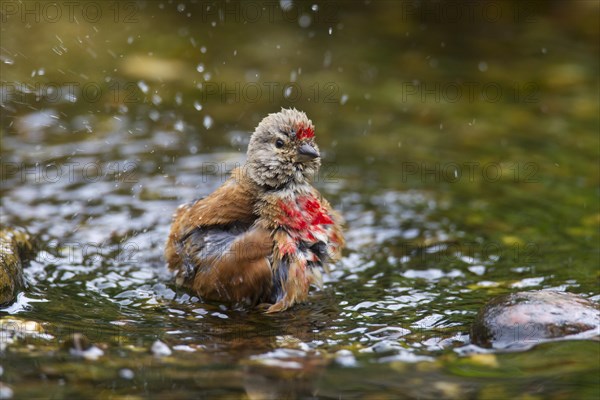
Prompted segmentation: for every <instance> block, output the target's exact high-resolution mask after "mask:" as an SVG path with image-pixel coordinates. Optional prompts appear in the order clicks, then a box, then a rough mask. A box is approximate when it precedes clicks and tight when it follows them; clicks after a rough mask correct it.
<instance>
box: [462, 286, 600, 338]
mask: <svg viewBox="0 0 600 400" xmlns="http://www.w3.org/2000/svg"><path fill="white" fill-rule="evenodd" d="M598 335H600V311H599V310H598V306H597V305H596V304H594V303H592V302H591V301H589V300H587V299H585V298H583V297H581V296H578V295H575V294H572V293H564V292H555V291H549V290H548V291H544V290H543V291H535V292H519V293H512V294H508V295H503V296H499V297H496V298H494V299H492V300H491V301H489V302H488V303H487V304H486V305H485V306H484V307H483V308H482V309H481V310H480V311H479V314H478V315H477V318H476V319H475V322H473V325H472V326H471V342H472V343H473V344H476V345H478V346H481V347H488V348H495V349H510V350H515V349H518V350H521V349H527V348H530V347H533V346H535V345H536V344H538V343H542V342H547V341H551V340H558V339H561V338H568V339H590V338H597V337H598Z"/></svg>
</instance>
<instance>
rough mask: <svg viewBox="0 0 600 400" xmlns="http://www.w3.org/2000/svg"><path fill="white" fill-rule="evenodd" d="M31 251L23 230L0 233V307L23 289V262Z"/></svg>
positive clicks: (29, 240) (9, 301)
mask: <svg viewBox="0 0 600 400" xmlns="http://www.w3.org/2000/svg"><path fill="white" fill-rule="evenodd" d="M32 250H33V245H32V244H31V237H30V236H29V234H28V233H27V232H25V231H24V230H22V229H18V228H16V229H15V228H6V229H2V230H1V231H0V306H2V305H5V304H8V303H11V302H13V301H14V300H15V297H16V295H17V292H18V291H19V290H20V289H21V288H22V287H23V284H24V282H23V260H24V259H25V258H26V256H27V254H28V253H30V252H31V251H32Z"/></svg>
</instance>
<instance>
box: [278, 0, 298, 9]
mask: <svg viewBox="0 0 600 400" xmlns="http://www.w3.org/2000/svg"><path fill="white" fill-rule="evenodd" d="M279 6H280V7H281V9H282V10H283V11H290V10H291V9H292V7H293V6H294V3H293V2H292V0H279Z"/></svg>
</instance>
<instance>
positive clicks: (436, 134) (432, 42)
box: [0, 2, 600, 398]
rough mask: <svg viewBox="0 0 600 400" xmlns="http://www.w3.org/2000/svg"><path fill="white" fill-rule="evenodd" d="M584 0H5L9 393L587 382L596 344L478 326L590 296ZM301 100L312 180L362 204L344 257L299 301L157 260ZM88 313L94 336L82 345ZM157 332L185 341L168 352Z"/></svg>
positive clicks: (315, 390) (591, 109)
mask: <svg viewBox="0 0 600 400" xmlns="http://www.w3.org/2000/svg"><path fill="white" fill-rule="evenodd" d="M9 3H10V2H9ZM592 3H593V2H576V3H573V5H569V6H568V7H567V6H565V5H564V4H563V3H561V2H554V3H548V4H547V5H537V4H535V5H530V6H531V8H519V7H521V6H520V5H519V4H520V3H519V2H504V3H501V4H496V3H494V5H495V6H496V7H499V8H500V9H501V10H502V12H503V14H502V15H503V17H502V18H500V17H499V18H497V19H493V20H489V18H488V19H487V20H485V19H482V18H477V16H476V15H479V14H473V17H472V18H473V20H470V21H460V20H455V19H450V18H448V17H447V14H440V13H441V11H443V9H442V8H439V7H445V6H444V5H443V4H445V3H443V2H442V3H440V4H441V5H439V4H438V3H435V4H438V5H437V6H433V4H434V2H432V3H431V4H430V3H428V2H425V4H426V5H425V6H423V7H434V8H433V9H432V10H429V11H428V12H426V13H422V12H421V11H422V10H421V9H417V11H418V12H416V13H410V14H407V13H406V11H407V10H413V7H415V6H414V5H413V4H412V3H409V2H397V3H396V2H395V3H391V2H375V3H369V4H362V3H353V4H343V5H342V4H337V3H336V4H334V3H330V2H324V3H320V2H317V3H316V4H311V3H295V2H279V3H277V2H275V3H273V4H271V5H268V7H267V5H265V8H264V9H263V11H264V10H268V9H270V7H271V6H274V7H275V9H274V10H275V13H274V14H273V16H272V17H268V16H266V14H264V15H263V17H262V18H258V19H257V20H256V21H254V20H253V21H249V20H248V15H246V16H244V15H245V14H244V12H249V9H248V8H247V7H248V6H244V5H243V4H244V3H237V2H234V3H217V4H216V6H215V7H216V11H215V9H210V10H208V9H206V7H207V4H204V2H198V3H184V2H180V3H177V2H139V3H133V2H126V4H125V3H123V4H124V5H123V6H118V7H125V5H129V6H128V7H131V8H130V9H125V8H116V9H115V8H113V9H110V8H108V3H107V5H106V6H103V7H106V8H102V10H103V11H104V14H103V17H101V18H99V20H98V21H97V22H90V21H88V20H87V19H86V17H85V16H84V17H81V18H79V19H78V21H77V23H70V21H68V19H67V17H66V16H65V18H62V19H60V20H58V21H56V22H52V23H50V22H49V21H45V20H44V19H43V18H41V17H40V18H41V20H40V21H39V22H35V21H29V23H23V21H22V17H21V16H19V14H15V15H8V16H7V18H8V19H7V21H6V23H5V21H3V26H2V35H1V37H2V39H1V41H2V46H1V47H2V48H1V53H0V57H1V60H0V61H2V63H3V64H2V72H1V73H2V81H3V84H2V93H1V95H2V104H1V107H2V124H1V129H2V150H1V151H2V153H1V161H2V170H1V174H2V188H1V193H2V203H1V208H0V211H1V213H2V224H3V226H4V225H5V224H6V225H17V226H23V227H26V228H27V229H28V231H29V232H30V233H32V234H33V235H34V236H35V237H36V239H37V246H38V252H37V253H36V255H35V258H34V259H33V260H32V261H31V264H30V266H29V267H28V268H27V269H26V270H25V274H26V277H27V280H28V283H29V286H28V288H27V291H26V292H25V293H22V294H20V295H19V298H18V300H17V301H16V302H15V303H14V304H13V305H11V306H10V307H8V308H5V309H3V311H2V314H3V318H4V319H2V321H1V323H2V332H1V333H2V341H1V342H0V344H1V346H2V347H1V348H0V350H1V351H2V357H3V361H2V363H1V364H0V365H1V368H0V376H2V379H3V382H5V384H3V385H0V393H9V391H10V393H12V394H13V395H14V397H19V398H27V397H39V396H41V395H47V394H48V393H52V394H53V396H55V397H81V396H90V395H92V394H97V393H102V395H103V396H112V395H130V394H134V395H135V394H138V395H139V394H146V395H155V396H158V397H167V396H168V397H169V398H178V397H181V398H186V397H189V396H193V395H196V396H198V395H206V396H211V397H217V398H218V397H223V398H229V397H231V396H247V397H249V398H282V397H286V396H289V397H296V396H304V397H309V396H319V397H325V398H327V397H331V398H338V397H340V396H342V397H344V398H345V397H356V398H362V397H364V396H367V395H374V396H376V395H381V396H385V397H400V396H401V397H408V398H411V397H421V398H466V397H481V398H486V397H487V398H505V397H518V396H521V398H524V397H527V396H532V395H535V396H542V397H544V398H546V397H556V398H561V397H562V398H565V397H573V396H575V397H579V398H584V397H592V396H594V395H597V392H598V386H597V381H596V378H595V377H596V373H594V372H593V371H594V370H596V371H597V370H598V363H597V359H598V357H597V356H593V354H597V352H598V348H597V345H596V344H595V343H593V342H583V341H582V342H563V343H552V344H544V345H543V346H539V347H538V348H535V349H533V350H532V351H529V352H526V353H523V354H519V355H516V356H515V355H512V356H510V357H509V356H506V355H502V354H491V353H488V352H486V351H483V350H482V349H477V348H475V349H474V348H473V346H471V345H469V338H468V330H469V325H470V322H471V321H472V319H473V317H474V315H475V312H476V311H477V310H478V308H479V307H480V306H481V305H482V304H483V303H484V302H485V301H486V300H487V299H489V298H490V297H491V296H493V295H495V294H499V293H506V292H508V291H511V290H516V289H517V288H526V289H549V288H553V289H560V290H567V291H573V292H577V293H582V294H584V295H586V296H588V297H592V298H593V299H596V300H597V299H598V288H597V271H596V266H597V265H598V252H597V243H598V222H599V221H600V219H599V218H598V210H597V204H598V197H597V185H598V183H599V175H598V172H597V168H596V169H594V168H593V167H592V168H590V167H591V166H593V165H595V163H596V161H597V148H598V136H597V132H598V113H597V111H598V99H597V90H596V88H597V85H598V76H597V71H598V48H597V46H596V43H597V40H598V23H597V18H593V17H594V16H596V17H597V14H598V7H597V5H595V6H594V5H591V4H592ZM7 4H8V3H7ZM10 4H13V3H10ZM14 4H17V3H14ZM19 4H20V3H19ZM40 4H41V3H40ZM96 4H99V3H96ZM227 4H229V6H230V7H231V8H230V9H228V8H226V7H229V6H228V5H227ZM253 4H255V3H253ZM265 4H266V3H265ZM457 4H461V3H460V2H459V3H457ZM487 4H488V5H490V6H491V4H492V3H491V2H489V3H487ZM3 5H4V3H3ZM461 6H462V5H461ZM40 7H41V6H40ZM223 7H225V9H223ZM244 7H246V8H244ZM406 7H409V8H408V9H407V8H406ZM435 7H438V8H435ZM223 10H225V11H227V12H223ZM243 10H245V11H243ZM286 10H287V11H286ZM294 10H296V11H294ZM419 10H421V11H419ZM436 10H437V11H436ZM9 11H10V10H9ZM75 11H77V10H75ZM116 11H119V12H120V14H118V15H116V14H114V12H116ZM18 12H19V8H18V7H17V9H16V10H15V13H18ZM39 12H40V13H41V12H42V11H41V8H40V11H39ZM127 12H133V14H132V15H131V16H130V17H131V18H134V19H135V22H131V21H133V20H131V21H130V22H128V23H125V22H124V21H125V20H124V19H125V17H126V16H125V14H126V13H127ZM11 13H12V11H11ZM286 13H289V14H286ZM436 13H437V14H436ZM523 13H527V16H528V17H527V18H525V16H524V15H525V14H523ZM40 15H42V14H40ZM64 15H66V14H64ZM115 15H116V17H117V19H116V20H115V19H114V18H115ZM444 15H446V17H444ZM465 15H466V14H465ZM555 15H566V16H567V17H565V18H566V19H563V18H562V17H561V18H558V17H555ZM86 16H87V15H86ZM436 16H437V17H436ZM515 16H519V18H517V17H515ZM88 17H89V16H88ZM363 17H367V18H363ZM3 18H4V17H3ZM236 18H237V19H236ZM573 21H577V23H575V22H573ZM492 91H493V92H492ZM459 95H460V96H459ZM289 106H294V107H297V108H300V109H302V110H304V111H306V112H307V114H308V115H309V116H310V117H311V118H312V120H313V122H314V123H315V125H316V127H317V139H318V141H319V144H320V147H321V149H322V150H323V155H324V166H323V169H322V171H321V173H320V174H319V175H318V176H317V177H315V180H316V182H315V184H316V185H317V186H318V187H319V188H320V189H321V190H322V192H323V193H324V194H325V195H326V196H327V198H329V199H331V200H332V203H333V204H335V206H336V208H338V209H340V210H341V211H342V213H343V215H344V217H345V219H346V221H347V224H346V227H347V238H348V250H347V252H346V253H345V257H344V258H343V260H342V262H340V263H339V264H338V265H337V266H336V268H335V269H334V270H333V271H332V273H331V274H330V275H329V276H328V277H326V278H325V287H324V289H323V290H322V291H315V292H314V293H313V294H312V296H311V297H310V301H309V302H308V303H307V304H304V305H300V306H298V307H296V308H295V309H294V310H293V311H292V312H287V313H283V314H278V315H264V314H262V313H261V312H259V311H256V310H245V309H232V308H231V307H227V306H224V305H221V304H216V303H203V302H201V301H200V300H199V299H198V298H196V297H194V296H190V294H188V293H185V292H183V291H181V290H180V289H177V288H176V287H175V286H174V285H173V282H172V279H171V276H170V275H169V274H168V273H167V271H166V270H165V268H164V261H163V260H162V251H163V246H164V241H165V238H166V235H167V232H168V228H169V223H170V216H171V214H172V213H173V211H174V210H175V208H176V207H177V205H178V204H180V203H182V202H184V201H189V200H191V199H194V198H196V197H198V196H201V195H205V194H207V193H209V192H211V191H212V190H214V189H215V188H216V187H218V186H219V185H220V184H221V183H222V182H223V181H224V179H225V178H226V176H227V173H228V171H230V170H231V169H233V168H235V167H236V166H237V165H240V164H241V163H243V162H244V154H243V152H244V151H245V146H246V144H247V140H248V137H249V132H250V131H251V130H252V129H253V127H254V126H255V125H256V124H257V122H258V121H259V120H260V119H261V118H262V117H263V116H264V115H265V114H266V113H268V112H273V111H276V110H278V109H279V108H280V107H289ZM592 162H594V164H592ZM79 333H81V334H83V335H84V336H85V337H86V338H87V340H88V341H89V342H90V343H91V344H93V345H94V346H95V348H96V349H98V350H99V351H101V353H102V355H100V356H98V357H97V359H95V360H92V359H88V358H89V357H87V358H86V356H85V355H84V354H88V353H85V352H84V351H83V350H82V351H77V352H73V351H71V350H70V349H71V347H70V346H72V345H73V344H72V343H73V340H72V339H73V338H74V337H75V334H79ZM77 337H79V336H77ZM157 339H159V340H160V341H162V342H163V343H164V344H165V345H166V346H168V350H169V351H165V352H164V353H161V354H162V355H161V354H157V353H156V352H155V354H152V352H151V351H150V350H151V348H152V345H153V343H155V342H156V340H157ZM168 353H170V354H168ZM590 353H593V354H592V357H590ZM94 354H100V353H97V352H94ZM549 357H552V365H554V367H548V364H549V361H548V358H549ZM92 358H94V357H92ZM517 370H523V371H526V374H525V375H519V379H520V380H519V381H518V382H516V381H514V378H515V372H514V371H517ZM556 376H561V379H555V378H556ZM507 382H511V383H507ZM98 390H100V392H98Z"/></svg>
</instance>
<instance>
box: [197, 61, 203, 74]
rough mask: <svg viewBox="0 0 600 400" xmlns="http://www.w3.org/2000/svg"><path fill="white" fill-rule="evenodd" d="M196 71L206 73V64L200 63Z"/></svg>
mask: <svg viewBox="0 0 600 400" xmlns="http://www.w3.org/2000/svg"><path fill="white" fill-rule="evenodd" d="M196 71H198V72H200V73H202V72H204V64H202V63H200V64H198V66H197V67H196Z"/></svg>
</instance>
